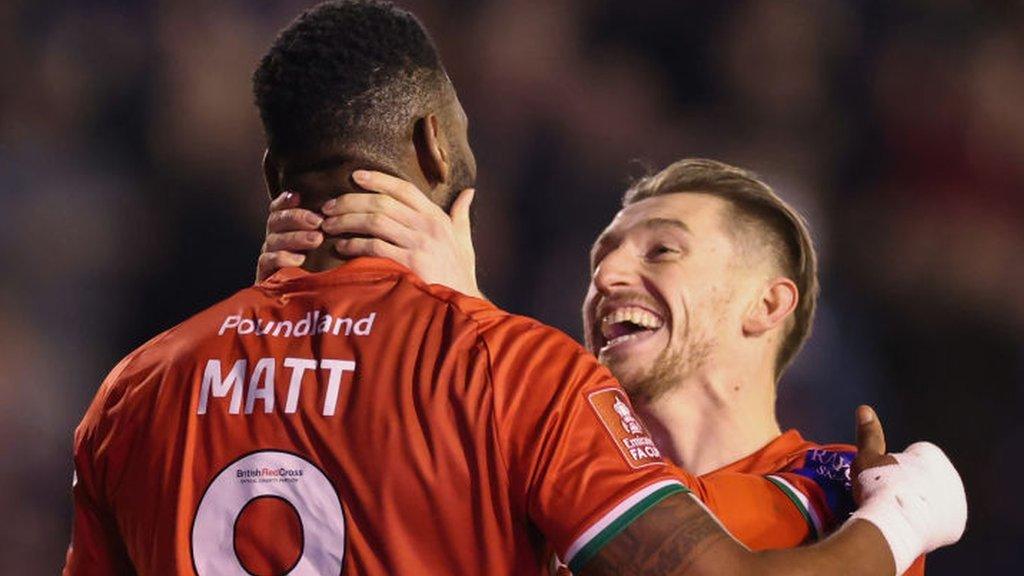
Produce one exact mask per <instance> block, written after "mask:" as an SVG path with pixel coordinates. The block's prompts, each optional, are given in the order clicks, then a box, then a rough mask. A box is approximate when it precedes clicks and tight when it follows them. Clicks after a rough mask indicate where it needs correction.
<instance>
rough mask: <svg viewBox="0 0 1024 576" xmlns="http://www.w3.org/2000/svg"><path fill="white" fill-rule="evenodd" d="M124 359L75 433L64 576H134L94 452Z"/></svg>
mask: <svg viewBox="0 0 1024 576" xmlns="http://www.w3.org/2000/svg"><path fill="white" fill-rule="evenodd" d="M129 360H130V357H129V358H126V359H125V360H123V361H122V362H121V363H120V364H118V365H117V366H116V367H115V368H114V369H113V370H112V371H111V373H110V375H109V376H108V377H107V379H106V381H105V382H104V383H103V385H102V386H101V387H100V389H99V391H98V392H97V393H96V397H95V398H94V399H93V401H92V404H91V405H90V406H89V409H88V410H87V411H86V413H85V417H84V418H83V419H82V422H81V423H80V424H79V425H78V428H77V429H76V430H75V444H74V465H75V471H74V477H73V480H72V484H71V493H72V500H73V503H74V514H73V516H72V524H71V544H70V545H69V546H68V552H67V557H66V559H65V565H64V572H63V574H64V576H85V575H91V574H97V575H100V574H103V575H109V574H135V570H134V568H132V565H131V561H130V560H129V558H128V554H127V552H126V550H125V547H124V544H123V541H122V539H121V537H120V535H119V533H118V530H117V524H116V522H115V520H114V517H113V514H112V513H111V510H110V507H109V505H108V504H107V503H106V498H105V496H104V494H105V490H104V484H103V482H104V474H103V469H104V466H103V463H102V462H100V461H99V460H98V459H97V455H96V451H95V446H97V445H99V444H101V443H102V438H103V436H104V434H105V431H106V429H107V426H106V424H107V423H106V421H105V413H106V410H107V406H108V402H109V401H110V395H111V390H112V388H113V387H114V385H115V384H116V383H117V378H118V376H120V374H121V373H122V371H123V370H124V368H125V367H126V366H127V364H128V362H129Z"/></svg>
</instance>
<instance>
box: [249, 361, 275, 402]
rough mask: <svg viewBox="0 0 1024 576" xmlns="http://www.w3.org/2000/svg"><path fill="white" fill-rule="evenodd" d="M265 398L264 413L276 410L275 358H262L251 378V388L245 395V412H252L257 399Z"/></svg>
mask: <svg viewBox="0 0 1024 576" xmlns="http://www.w3.org/2000/svg"><path fill="white" fill-rule="evenodd" d="M261 381H262V382H261ZM257 399H260V400H263V413H264V414H270V413H271V412H273V411H274V359H273V358H260V359H259V361H258V362H256V367H255V368H253V371H252V376H251V377H250V378H249V390H248V392H247V393H246V395H245V413H246V414H252V409H253V408H254V407H255V404H256V400H257Z"/></svg>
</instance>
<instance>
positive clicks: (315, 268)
mask: <svg viewBox="0 0 1024 576" xmlns="http://www.w3.org/2000/svg"><path fill="white" fill-rule="evenodd" d="M333 240H334V239H333V238H327V239H326V240H325V241H324V243H323V244H321V245H320V247H318V248H317V249H315V250H312V251H311V252H310V253H309V254H307V255H306V261H305V262H303V263H302V269H303V270H306V271H308V272H326V271H327V270H332V269H334V268H337V267H338V266H341V265H342V264H344V263H345V262H346V260H344V259H342V258H341V257H340V256H338V253H337V252H335V251H334V247H333V245H334V242H333Z"/></svg>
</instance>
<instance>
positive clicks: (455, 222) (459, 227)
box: [451, 188, 476, 238]
mask: <svg viewBox="0 0 1024 576" xmlns="http://www.w3.org/2000/svg"><path fill="white" fill-rule="evenodd" d="M475 195H476V190H475V189H474V188H466V189H465V190H463V191H462V192H460V193H459V197H458V198H456V199H455V202H453V203H452V213H451V218H452V226H453V227H454V229H455V232H456V233H457V234H459V235H460V236H461V237H462V238H469V237H470V228H471V226H470V220H469V209H470V207H471V206H472V205H473V197H474V196H475Z"/></svg>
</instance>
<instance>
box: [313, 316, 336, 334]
mask: <svg viewBox="0 0 1024 576" xmlns="http://www.w3.org/2000/svg"><path fill="white" fill-rule="evenodd" d="M332 320H333V319H332V318H331V315H330V314H324V317H323V318H321V319H320V323H319V324H317V326H316V333H317V334H325V333H327V332H329V331H330V329H331V321H332Z"/></svg>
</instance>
